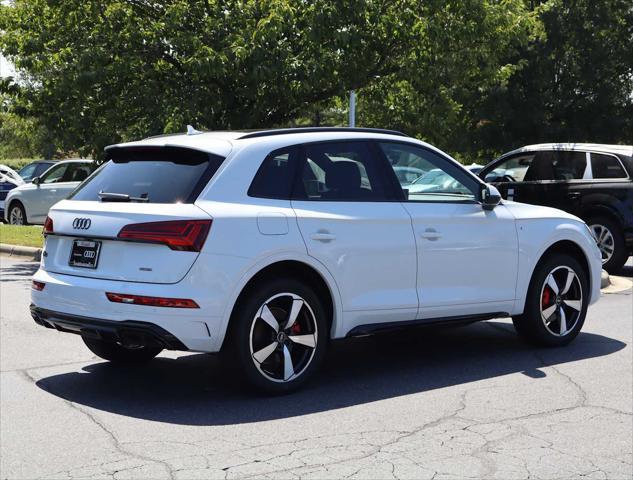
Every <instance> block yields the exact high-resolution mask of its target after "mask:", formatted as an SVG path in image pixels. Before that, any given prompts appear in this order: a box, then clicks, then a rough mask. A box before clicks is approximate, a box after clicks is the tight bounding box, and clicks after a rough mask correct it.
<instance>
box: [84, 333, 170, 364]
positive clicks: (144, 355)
mask: <svg viewBox="0 0 633 480" xmlns="http://www.w3.org/2000/svg"><path fill="white" fill-rule="evenodd" d="M81 338H82V340H83V341H84V343H85V344H86V346H87V347H88V348H89V349H90V351H91V352H92V353H94V354H95V355H96V356H98V357H100V358H103V359H104V360H109V361H110V362H112V363H116V364H120V365H138V364H141V363H145V362H148V361H149V360H151V359H152V358H154V357H155V356H156V355H158V354H159V353H160V352H161V351H162V348H159V347H138V348H126V347H123V346H121V345H119V344H117V343H112V342H105V341H103V340H99V339H95V338H87V337H81Z"/></svg>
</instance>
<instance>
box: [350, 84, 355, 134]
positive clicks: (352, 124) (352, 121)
mask: <svg viewBox="0 0 633 480" xmlns="http://www.w3.org/2000/svg"><path fill="white" fill-rule="evenodd" d="M349 126H350V127H352V128H353V127H355V126H356V92H355V91H354V90H350V92H349Z"/></svg>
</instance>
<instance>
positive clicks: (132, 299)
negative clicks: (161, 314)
mask: <svg viewBox="0 0 633 480" xmlns="http://www.w3.org/2000/svg"><path fill="white" fill-rule="evenodd" d="M106 297H108V300H110V301H111V302H115V303H127V304H130V305H145V306H146V307H171V308H200V307H199V306H198V304H197V303H196V302H194V301H193V300H190V299H188V298H164V297H146V296H144V295H128V294H127V293H112V292H106Z"/></svg>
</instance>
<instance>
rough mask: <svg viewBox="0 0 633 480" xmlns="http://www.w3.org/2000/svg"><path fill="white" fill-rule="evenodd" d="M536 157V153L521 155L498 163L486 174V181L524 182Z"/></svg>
mask: <svg viewBox="0 0 633 480" xmlns="http://www.w3.org/2000/svg"><path fill="white" fill-rule="evenodd" d="M533 159H534V154H529V155H519V156H517V157H512V158H509V159H508V160H504V161H503V162H501V163H500V164H498V165H497V166H496V167H495V168H494V170H492V171H491V172H488V173H487V174H486V178H485V180H486V182H493V183H495V182H522V181H523V180H524V179H525V174H526V172H527V170H528V168H529V167H530V164H531V163H532V160H533Z"/></svg>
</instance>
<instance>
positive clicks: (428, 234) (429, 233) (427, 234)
mask: <svg viewBox="0 0 633 480" xmlns="http://www.w3.org/2000/svg"><path fill="white" fill-rule="evenodd" d="M420 237H422V238H426V239H427V240H431V241H435V240H437V239H438V238H442V234H441V233H440V232H438V231H437V230H435V229H434V228H427V229H426V230H424V232H422V234H421V235H420Z"/></svg>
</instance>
